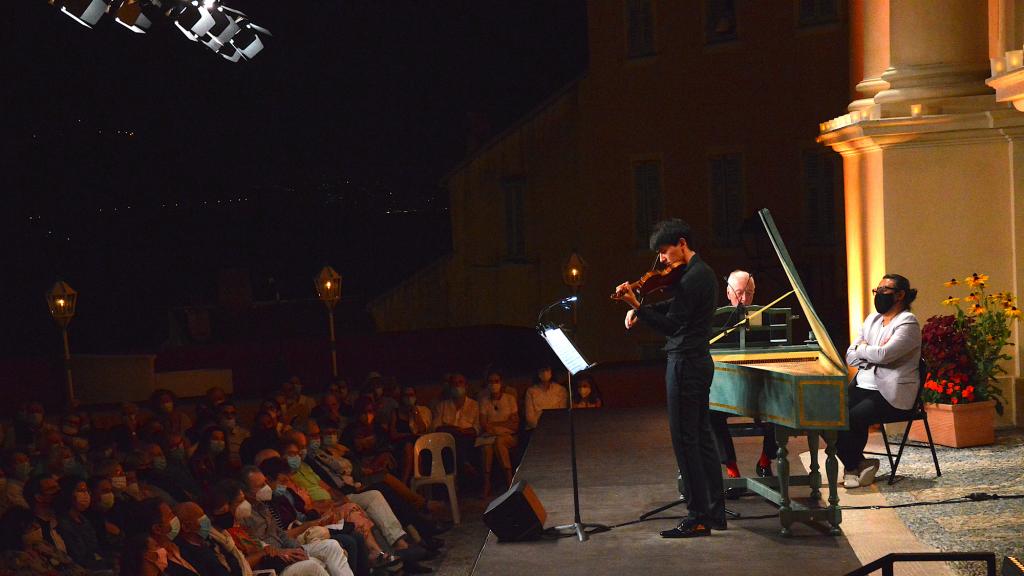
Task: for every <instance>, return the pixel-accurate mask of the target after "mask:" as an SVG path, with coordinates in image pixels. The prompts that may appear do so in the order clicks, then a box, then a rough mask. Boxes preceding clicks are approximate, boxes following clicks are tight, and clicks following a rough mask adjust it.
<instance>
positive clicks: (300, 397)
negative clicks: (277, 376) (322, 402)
mask: <svg viewBox="0 0 1024 576" xmlns="http://www.w3.org/2000/svg"><path fill="white" fill-rule="evenodd" d="M281 393H282V394H284V405H285V408H284V412H285V418H284V420H285V421H286V422H289V423H291V424H292V425H293V426H301V425H304V424H305V423H306V419H308V418H309V416H310V413H311V412H312V411H313V408H316V401H314V400H313V399H312V398H310V397H309V396H306V395H305V394H303V393H302V380H300V379H299V377H298V376H292V377H291V378H290V379H289V380H288V381H287V382H285V383H284V384H282V385H281Z"/></svg>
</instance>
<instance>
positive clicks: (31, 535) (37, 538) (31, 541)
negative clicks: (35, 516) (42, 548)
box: [21, 528, 43, 548]
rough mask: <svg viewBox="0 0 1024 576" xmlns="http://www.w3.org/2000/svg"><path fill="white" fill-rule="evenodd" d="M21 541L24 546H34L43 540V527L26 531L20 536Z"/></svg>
mask: <svg viewBox="0 0 1024 576" xmlns="http://www.w3.org/2000/svg"><path fill="white" fill-rule="evenodd" d="M21 541H22V542H24V543H25V547H26V548H28V547H31V546H35V545H36V544H39V543H40V542H42V541H43V529H42V528H36V529H35V530H33V531H31V532H28V533H26V534H25V535H24V536H22V537H21Z"/></svg>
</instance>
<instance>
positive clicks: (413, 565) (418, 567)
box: [402, 562, 434, 574]
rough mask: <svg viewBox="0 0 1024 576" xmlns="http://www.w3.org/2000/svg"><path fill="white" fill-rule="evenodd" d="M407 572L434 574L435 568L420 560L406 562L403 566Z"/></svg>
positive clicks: (403, 569) (403, 570)
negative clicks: (421, 562)
mask: <svg viewBox="0 0 1024 576" xmlns="http://www.w3.org/2000/svg"><path fill="white" fill-rule="evenodd" d="M402 572H404V573H405V574H433V572H434V570H433V569H431V568H430V567H429V566H424V565H423V564H420V563H418V562H406V563H405V566H403V567H402Z"/></svg>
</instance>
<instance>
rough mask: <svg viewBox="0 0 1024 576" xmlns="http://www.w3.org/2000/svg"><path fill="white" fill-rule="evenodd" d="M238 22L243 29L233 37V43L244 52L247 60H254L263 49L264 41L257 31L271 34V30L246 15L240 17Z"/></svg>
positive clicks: (243, 54)
mask: <svg viewBox="0 0 1024 576" xmlns="http://www.w3.org/2000/svg"><path fill="white" fill-rule="evenodd" d="M237 23H238V27H239V28H241V30H239V32H238V34H235V37H234V38H232V39H231V45H232V46H234V47H235V48H237V49H238V51H239V52H241V53H242V56H245V59H246V60H252V59H253V58H254V57H255V56H256V55H257V54H259V53H260V51H261V50H263V41H262V40H260V37H259V35H257V34H256V33H257V32H259V33H261V34H266V35H267V36H270V35H271V34H270V30H267V29H266V28H261V27H259V26H257V25H255V24H253V23H252V22H250V21H249V19H248V18H246V17H244V16H243V17H241V18H239V19H238V20H237Z"/></svg>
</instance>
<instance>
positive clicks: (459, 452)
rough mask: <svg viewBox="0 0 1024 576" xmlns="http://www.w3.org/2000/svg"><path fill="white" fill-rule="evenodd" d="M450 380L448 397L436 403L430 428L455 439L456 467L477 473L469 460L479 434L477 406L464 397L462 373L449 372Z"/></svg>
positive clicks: (464, 381) (478, 407)
mask: <svg viewBox="0 0 1024 576" xmlns="http://www.w3.org/2000/svg"><path fill="white" fill-rule="evenodd" d="M450 382H451V384H452V388H451V395H452V397H451V398H450V399H448V400H442V401H441V402H439V403H438V404H437V407H436V408H435V409H434V419H433V422H432V423H431V427H432V428H433V430H434V431H435V432H447V433H449V434H451V435H452V436H453V437H454V438H455V459H456V463H457V465H458V467H459V470H460V471H462V472H463V473H466V474H468V475H470V476H477V475H478V472H477V471H476V468H475V467H474V466H473V464H472V463H470V460H469V459H470V457H471V455H472V453H473V446H474V445H475V443H476V437H477V435H478V434H479V433H480V405H479V404H478V403H477V401H476V400H473V399H472V398H469V397H468V395H467V392H466V377H465V376H463V375H462V374H452V376H451V378H450ZM426 465H428V466H429V465H433V463H429V464H426ZM446 468H447V465H446Z"/></svg>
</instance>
